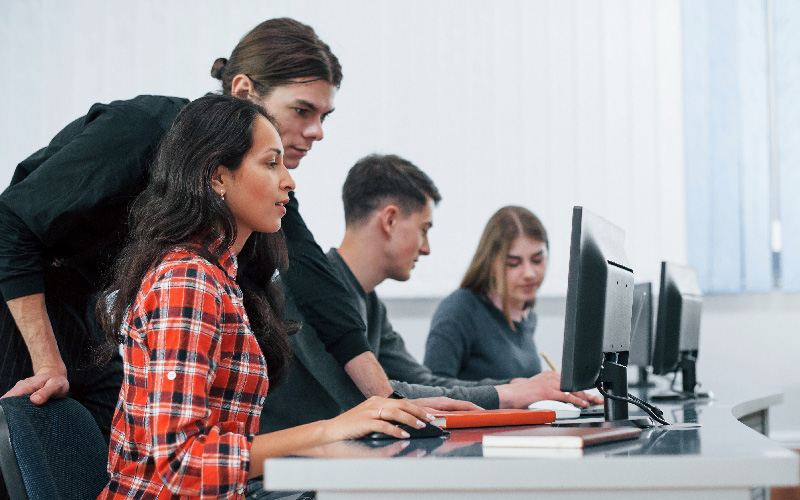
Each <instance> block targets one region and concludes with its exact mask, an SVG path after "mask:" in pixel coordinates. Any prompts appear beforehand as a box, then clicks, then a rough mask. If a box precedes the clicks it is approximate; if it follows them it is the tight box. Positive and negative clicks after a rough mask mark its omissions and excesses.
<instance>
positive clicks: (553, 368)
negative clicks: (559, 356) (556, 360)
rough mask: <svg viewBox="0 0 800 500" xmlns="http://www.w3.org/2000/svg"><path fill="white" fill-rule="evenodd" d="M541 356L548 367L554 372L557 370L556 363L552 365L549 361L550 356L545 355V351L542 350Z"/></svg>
mask: <svg viewBox="0 0 800 500" xmlns="http://www.w3.org/2000/svg"><path fill="white" fill-rule="evenodd" d="M542 357H543V358H544V360H545V361H547V364H548V365H550V369H551V370H553V371H554V372H557V371H558V369H557V368H556V365H554V364H553V362H552V361H550V358H548V357H547V353H546V352H544V351H542Z"/></svg>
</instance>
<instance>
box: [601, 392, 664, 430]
mask: <svg viewBox="0 0 800 500" xmlns="http://www.w3.org/2000/svg"><path fill="white" fill-rule="evenodd" d="M596 387H597V390H598V391H600V394H602V395H603V397H604V398H609V399H614V400H616V401H625V402H628V403H633V404H634V405H636V406H638V407H639V408H641V409H642V410H644V411H645V412H646V413H647V414H648V415H650V418H652V419H653V420H655V421H656V422H658V423H659V424H661V425H670V424H669V422H667V421H666V420H664V412H663V411H661V409H660V408H658V407H657V406H653V405H651V404H650V403H648V402H647V401H642V400H641V399H639V398H637V397H636V396H634V395H633V394H631V393H628V397H622V396H617V395H615V394H609V393H607V392H606V391H605V390H604V389H603V384H602V382H600V381H598V382H597V385H596Z"/></svg>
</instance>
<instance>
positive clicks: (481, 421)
mask: <svg viewBox="0 0 800 500" xmlns="http://www.w3.org/2000/svg"><path fill="white" fill-rule="evenodd" d="M433 416H434V417H436V418H435V419H434V420H433V422H432V424H433V425H438V426H439V427H441V428H443V429H461V428H464V427H500V426H503V425H537V424H549V423H552V422H553V421H555V419H556V412H554V411H552V410H463V411H449V412H438V413H434V414H433Z"/></svg>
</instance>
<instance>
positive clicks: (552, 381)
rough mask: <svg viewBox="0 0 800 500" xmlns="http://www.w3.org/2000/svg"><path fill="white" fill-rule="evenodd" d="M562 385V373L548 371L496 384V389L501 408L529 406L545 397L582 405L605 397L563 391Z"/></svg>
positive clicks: (593, 402)
mask: <svg viewBox="0 0 800 500" xmlns="http://www.w3.org/2000/svg"><path fill="white" fill-rule="evenodd" d="M560 387H561V374H560V373H558V372H554V371H548V372H542V373H540V374H538V375H535V376H533V377H531V378H529V379H527V380H525V381H515V382H514V383H511V384H505V385H498V386H495V389H497V394H498V395H499V396H500V408H527V407H528V405H529V404H531V403H533V402H535V401H541V400H543V399H554V400H556V401H566V402H567V403H572V404H574V405H577V406H581V407H587V406H589V405H591V404H595V403H597V404H600V403H602V402H603V398H601V397H599V396H596V395H594V394H587V393H585V392H562V391H561V389H560Z"/></svg>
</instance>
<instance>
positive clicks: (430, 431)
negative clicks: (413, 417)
mask: <svg viewBox="0 0 800 500" xmlns="http://www.w3.org/2000/svg"><path fill="white" fill-rule="evenodd" d="M389 423H390V424H394V425H396V426H398V427H400V428H401V429H403V430H404V431H406V432H407V433H408V434H409V435H410V436H411V437H410V438H396V437H394V436H390V435H389V434H384V433H383V432H372V433H370V434H367V435H366V436H364V437H363V438H361V439H414V438H430V437H439V436H443V435H445V434H447V433H448V432H447V431H445V430H444V429H442V428H441V427H437V426H435V425H433V424H430V423H428V422H425V427H423V428H422V429H418V428H416V427H411V426H408V425H406V424H401V423H398V422H394V421H391V420H390V421H389Z"/></svg>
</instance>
